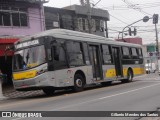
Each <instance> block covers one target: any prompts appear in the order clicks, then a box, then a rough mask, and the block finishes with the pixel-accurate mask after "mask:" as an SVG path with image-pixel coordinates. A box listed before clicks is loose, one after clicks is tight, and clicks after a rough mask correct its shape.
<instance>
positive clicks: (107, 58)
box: [102, 45, 113, 64]
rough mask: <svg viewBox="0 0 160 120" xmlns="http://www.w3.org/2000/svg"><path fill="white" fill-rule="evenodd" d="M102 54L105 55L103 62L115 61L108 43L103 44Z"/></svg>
mask: <svg viewBox="0 0 160 120" xmlns="http://www.w3.org/2000/svg"><path fill="white" fill-rule="evenodd" d="M102 55H103V63H104V64H111V63H113V59H112V54H111V48H110V46H108V45H102Z"/></svg>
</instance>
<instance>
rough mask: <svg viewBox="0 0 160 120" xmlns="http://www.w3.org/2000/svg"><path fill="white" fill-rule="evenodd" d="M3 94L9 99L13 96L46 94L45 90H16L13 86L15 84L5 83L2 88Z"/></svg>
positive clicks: (23, 96) (22, 96)
mask: <svg viewBox="0 0 160 120" xmlns="http://www.w3.org/2000/svg"><path fill="white" fill-rule="evenodd" d="M2 92H3V95H4V96H5V97H7V99H13V98H25V97H36V96H40V95H44V93H43V91H41V90H36V91H16V90H15V89H14V88H13V85H3V88H2Z"/></svg>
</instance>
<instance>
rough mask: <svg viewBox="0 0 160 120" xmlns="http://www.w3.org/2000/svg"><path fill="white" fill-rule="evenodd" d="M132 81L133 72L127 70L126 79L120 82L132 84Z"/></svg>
mask: <svg viewBox="0 0 160 120" xmlns="http://www.w3.org/2000/svg"><path fill="white" fill-rule="evenodd" d="M132 80H133V72H132V71H131V70H128V72H127V79H124V80H121V81H122V82H123V83H126V82H132Z"/></svg>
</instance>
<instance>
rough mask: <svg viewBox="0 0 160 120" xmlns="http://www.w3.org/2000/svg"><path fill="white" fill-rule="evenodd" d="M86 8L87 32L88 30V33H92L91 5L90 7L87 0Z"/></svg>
mask: <svg viewBox="0 0 160 120" xmlns="http://www.w3.org/2000/svg"><path fill="white" fill-rule="evenodd" d="M86 2H87V8H88V30H89V33H91V32H92V30H91V29H92V26H91V25H92V23H91V5H90V0H87V1H86Z"/></svg>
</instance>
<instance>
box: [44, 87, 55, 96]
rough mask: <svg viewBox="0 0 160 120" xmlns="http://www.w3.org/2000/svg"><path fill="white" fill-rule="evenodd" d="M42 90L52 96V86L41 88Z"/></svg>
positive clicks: (53, 90)
mask: <svg viewBox="0 0 160 120" xmlns="http://www.w3.org/2000/svg"><path fill="white" fill-rule="evenodd" d="M42 90H43V92H44V93H45V94H46V95H47V96H52V95H54V92H55V89H54V88H43V89H42Z"/></svg>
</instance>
